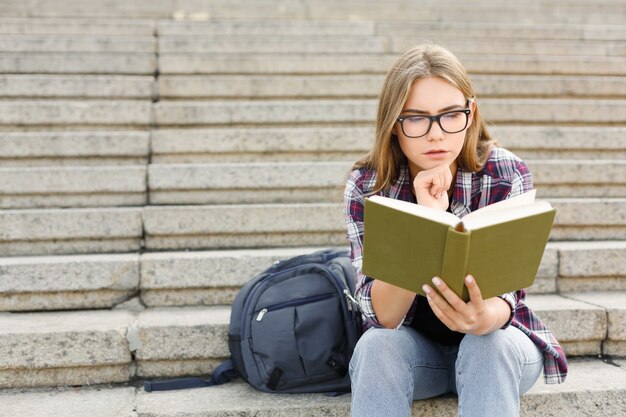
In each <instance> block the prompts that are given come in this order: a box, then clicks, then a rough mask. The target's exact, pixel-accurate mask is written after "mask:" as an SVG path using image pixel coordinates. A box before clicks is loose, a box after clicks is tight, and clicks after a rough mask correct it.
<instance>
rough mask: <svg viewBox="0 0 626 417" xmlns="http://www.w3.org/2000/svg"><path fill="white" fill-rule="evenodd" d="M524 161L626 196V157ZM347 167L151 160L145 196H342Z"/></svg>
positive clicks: (536, 172)
mask: <svg viewBox="0 0 626 417" xmlns="http://www.w3.org/2000/svg"><path fill="white" fill-rule="evenodd" d="M526 162H527V163H528V165H529V167H530V169H531V172H532V174H533V182H534V185H535V188H537V189H538V196H539V197H541V198H549V197H626V180H625V179H623V178H622V177H623V174H624V173H625V172H626V161H617V160H614V161H610V160H608V161H606V160H605V161H561V160H537V161H526ZM351 167H352V162H349V161H345V162H279V163H276V162H265V163H263V162H244V163H230V164H229V163H224V164H151V165H150V166H149V167H148V188H149V199H150V204H246V203H315V202H342V201H343V190H344V188H345V183H346V178H347V175H348V173H349V172H350V170H351ZM14 172H15V173H16V175H19V174H17V173H18V172H19V170H14ZM1 174H2V171H1V170H0V178H1ZM1 189H2V186H0V190H1ZM21 189H22V190H23V191H24V192H27V191H28V190H27V188H26V187H21ZM51 191H53V190H51ZM9 203H10V201H9Z"/></svg>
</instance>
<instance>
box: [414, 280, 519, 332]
mask: <svg viewBox="0 0 626 417" xmlns="http://www.w3.org/2000/svg"><path fill="white" fill-rule="evenodd" d="M433 283H434V284H435V286H436V288H437V289H438V290H439V292H440V293H441V294H439V293H437V291H434V290H433V289H432V288H431V287H430V286H428V285H424V287H423V290H424V292H425V293H426V294H427V298H428V303H429V304H430V307H431V308H432V310H433V312H434V313H435V315H437V317H438V318H439V320H441V321H442V322H443V324H445V325H446V326H447V327H448V328H449V329H450V330H453V331H456V332H460V333H471V334H475V335H484V334H488V333H491V332H492V331H494V330H497V329H499V328H500V327H502V326H503V325H504V324H505V323H506V322H507V320H508V318H509V316H510V314H511V307H510V306H509V305H508V304H507V302H506V301H504V300H503V299H501V298H499V297H493V298H489V299H488V300H483V297H482V294H481V292H480V288H478V284H476V280H475V279H474V278H473V277H472V276H471V275H468V276H467V277H465V285H466V286H467V289H468V290H469V295H470V301H468V302H467V303H466V302H464V301H463V300H462V299H461V298H459V296H457V295H456V294H455V292H454V291H452V290H451V289H450V287H448V286H447V285H446V283H445V282H443V281H442V280H441V279H439V278H437V277H435V278H433Z"/></svg>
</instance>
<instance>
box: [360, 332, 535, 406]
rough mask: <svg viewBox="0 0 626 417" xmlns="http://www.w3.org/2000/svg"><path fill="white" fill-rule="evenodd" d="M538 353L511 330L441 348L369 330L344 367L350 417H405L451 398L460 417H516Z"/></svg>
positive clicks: (414, 337) (414, 336) (408, 335)
mask: <svg viewBox="0 0 626 417" xmlns="http://www.w3.org/2000/svg"><path fill="white" fill-rule="evenodd" d="M542 370H543V353H542V352H541V351H540V350H539V348H538V347H537V346H536V345H535V344H534V343H533V342H532V341H531V340H530V339H529V338H528V337H527V336H526V335H525V334H524V333H522V331H521V330H519V329H518V328H516V327H513V326H509V327H508V328H506V329H505V330H502V329H498V330H496V331H494V332H492V333H490V334H488V335H484V336H475V335H472V334H466V335H465V336H464V337H463V340H462V341H461V344H460V345H455V346H444V345H440V344H438V343H435V342H433V341H432V340H431V339H429V338H428V337H426V336H424V335H422V334H421V333H419V332H418V331H416V330H415V329H413V328H411V327H408V326H402V327H401V328H400V329H398V330H391V329H377V328H371V329H369V330H368V331H367V332H365V334H363V336H362V337H361V339H360V340H359V342H358V343H357V345H356V349H355V351H354V355H353V357H352V360H351V361H350V377H351V379H352V416H353V417H356V416H358V417H361V416H376V417H382V416H391V417H400V416H410V415H411V406H412V403H413V400H421V399H425V398H430V397H435V396H438V395H442V394H446V393H448V392H453V393H455V394H457V395H458V399H459V416H461V417H478V416H480V417H484V416H498V417H509V416H511V417H518V416H519V408H520V405H519V404H520V397H521V396H522V394H524V393H525V392H526V391H528V390H529V389H530V388H531V387H532V386H533V385H534V384H535V382H536V381H537V379H538V378H539V376H540V375H541V371H542Z"/></svg>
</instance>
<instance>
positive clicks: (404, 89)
mask: <svg viewBox="0 0 626 417" xmlns="http://www.w3.org/2000/svg"><path fill="white" fill-rule="evenodd" d="M426 77H439V78H441V79H443V80H445V81H447V82H448V83H450V84H451V85H452V86H454V87H456V88H457V89H459V90H460V91H461V93H463V95H464V96H465V98H466V99H468V100H473V99H475V97H474V88H473V87H472V83H471V82H470V79H469V76H468V75H467V71H466V70H465V68H463V65H461V62H460V61H459V60H458V59H457V57H456V56H454V55H453V54H452V52H450V51H448V50H447V49H445V48H443V47H441V46H438V45H432V44H424V45H418V46H416V47H414V48H412V49H409V50H408V51H406V52H405V53H404V54H402V56H400V58H398V60H397V61H396V62H395V63H394V65H393V66H392V67H391V69H390V70H389V72H388V73H387V76H386V77H385V82H384V84H383V88H382V90H381V92H380V95H379V101H378V114H377V116H376V138H375V141H374V145H373V146H372V148H371V149H370V151H369V152H368V153H367V155H365V157H363V158H362V159H360V160H359V161H357V162H356V163H355V164H354V166H353V169H359V168H368V169H374V170H376V173H377V175H376V183H375V184H374V190H373V192H374V193H377V192H379V191H381V190H387V189H388V188H389V187H390V186H391V184H392V183H393V182H394V181H396V180H397V179H398V176H399V174H400V172H399V171H400V166H401V163H402V162H403V161H404V159H405V156H404V154H403V153H402V150H401V149H400V144H399V143H398V138H397V137H396V136H395V135H394V134H393V127H394V124H395V123H396V119H397V118H398V117H399V116H400V113H401V112H402V108H403V107H404V103H405V102H406V100H407V98H408V96H409V93H410V91H411V87H412V86H413V83H414V82H415V81H416V80H418V79H421V78H426ZM473 117H474V119H473V122H472V125H471V126H470V127H469V128H468V129H467V132H466V134H465V141H464V143H463V148H462V149H461V153H460V154H459V157H458V159H457V163H458V164H459V166H461V167H463V168H464V169H467V170H470V171H472V172H475V171H478V170H480V169H481V168H482V166H483V165H484V164H485V162H486V160H487V158H488V157H489V151H490V150H491V147H492V146H493V145H494V144H495V140H494V139H493V138H492V137H491V135H490V134H489V132H488V131H487V128H486V126H485V123H484V122H483V120H482V118H481V117H480V110H479V109H478V106H476V110H475V111H474V114H473Z"/></svg>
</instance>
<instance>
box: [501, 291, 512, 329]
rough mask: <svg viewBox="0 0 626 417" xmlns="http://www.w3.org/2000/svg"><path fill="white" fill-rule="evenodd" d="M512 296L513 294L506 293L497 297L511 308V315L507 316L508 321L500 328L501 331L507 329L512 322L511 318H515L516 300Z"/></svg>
mask: <svg viewBox="0 0 626 417" xmlns="http://www.w3.org/2000/svg"><path fill="white" fill-rule="evenodd" d="M514 294H515V293H506V294H502V295H499V296H498V297H500V298H502V299H503V300H504V301H506V302H507V304H508V305H509V307H511V315H510V316H509V319H508V320H507V321H506V323H504V325H503V326H502V327H500V328H501V329H506V328H507V327H509V326H510V325H511V322H512V321H513V317H514V316H515V307H516V300H515V295H514Z"/></svg>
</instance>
